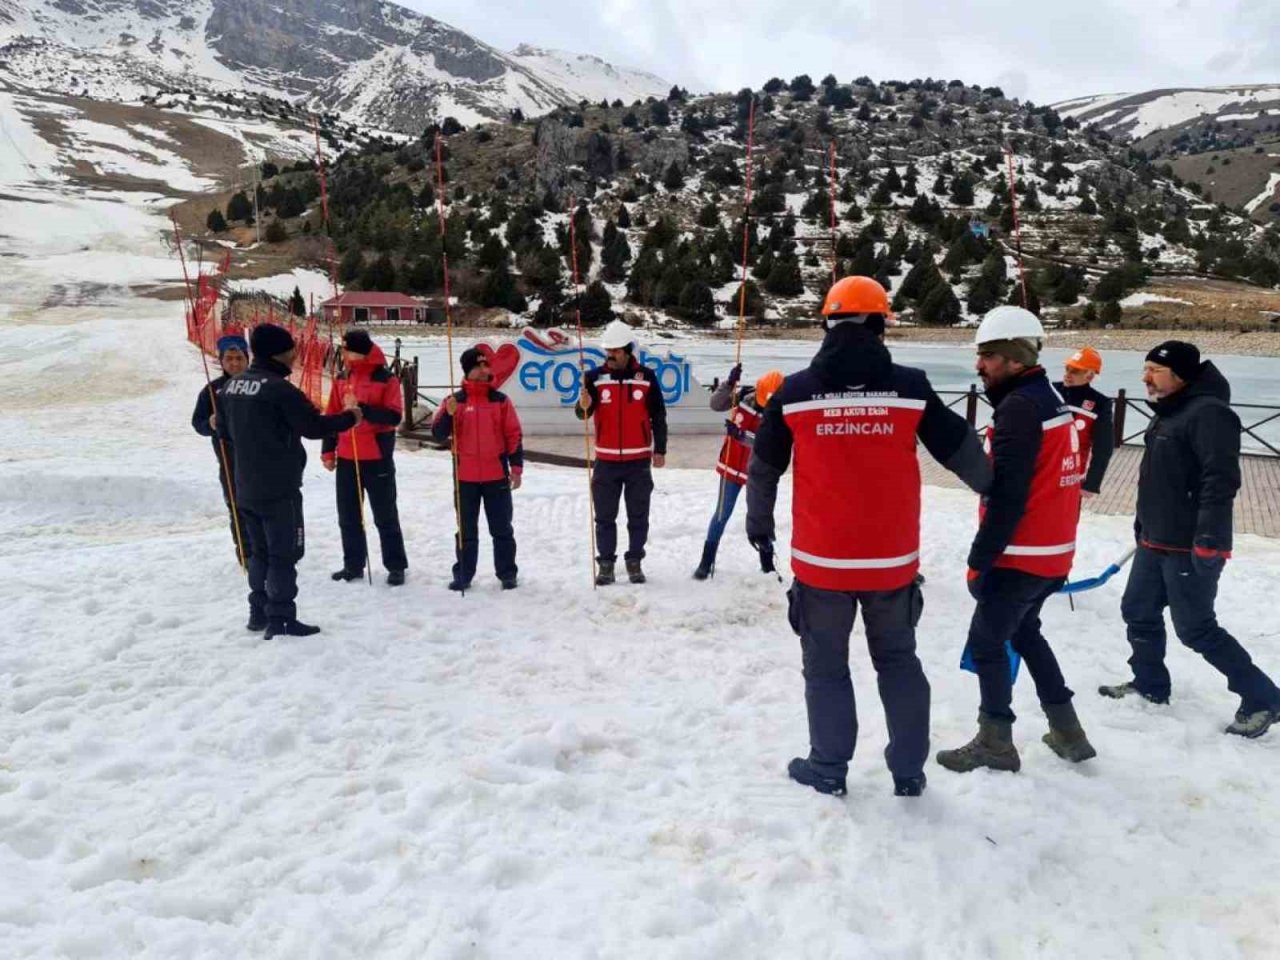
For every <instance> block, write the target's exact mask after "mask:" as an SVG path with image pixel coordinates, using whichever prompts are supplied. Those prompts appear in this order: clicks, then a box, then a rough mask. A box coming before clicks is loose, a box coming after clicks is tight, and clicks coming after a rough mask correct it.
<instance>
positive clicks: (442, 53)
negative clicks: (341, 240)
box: [0, 0, 669, 135]
mask: <svg viewBox="0 0 1280 960" xmlns="http://www.w3.org/2000/svg"><path fill="white" fill-rule="evenodd" d="M280 64H288V67H287V68H286V67H282V66H280ZM6 75H7V76H9V77H11V78H12V79H13V80H14V81H15V82H18V83H23V84H33V85H34V86H35V87H36V88H37V89H39V90H41V91H44V92H61V93H70V94H77V95H79V94H85V95H89V96H93V97H95V98H98V99H106V100H118V101H124V102H133V101H136V100H138V99H139V98H140V97H141V96H143V95H144V94H154V93H156V92H157V91H164V90H172V89H182V88H187V89H190V88H194V89H196V90H197V91H198V92H201V93H205V94H218V93H223V92H226V91H239V92H243V93H249V94H266V95H269V96H271V97H275V98H281V99H288V100H292V101H294V102H295V103H298V104H299V105H303V106H306V107H307V108H309V109H313V110H318V111H328V110H335V109H337V110H342V111H344V112H345V113H346V114H347V116H348V118H349V119H351V120H353V121H355V122H358V123H362V124H365V125H371V126H379V127H386V128H390V129H393V130H395V131H397V132H399V133H408V134H415V135H416V134H417V133H420V132H421V129H422V127H423V126H425V125H426V124H427V123H428V122H430V121H431V120H433V119H436V120H438V119H442V118H444V117H445V116H455V117H456V118H457V119H459V120H462V121H463V122H465V123H468V124H474V123H479V122H482V121H484V120H492V119H501V118H504V117H506V116H507V115H508V114H509V113H510V112H511V110H513V109H516V108H519V109H520V110H522V111H523V112H524V113H525V114H526V115H531V116H532V115H538V114H542V113H546V112H547V111H549V110H551V109H554V108H555V107H557V106H560V105H564V104H571V103H576V102H577V101H578V100H580V99H582V98H583V97H588V98H590V99H595V100H598V99H602V98H608V99H616V98H623V99H625V100H626V101H627V102H631V101H632V100H635V99H641V98H643V97H646V96H650V95H654V96H658V95H661V94H663V93H665V92H666V90H667V89H668V88H669V84H666V83H665V82H664V81H662V80H661V79H659V78H657V77H654V76H653V75H652V74H646V73H643V72H641V71H636V70H623V69H619V68H616V67H613V66H611V65H610V64H608V63H605V62H604V61H603V60H600V59H599V58H596V57H586V56H579V55H576V54H571V53H565V52H562V51H543V50H536V49H534V48H530V47H521V48H519V50H517V51H516V52H515V53H513V54H510V55H508V54H505V53H502V52H501V51H498V50H496V49H493V48H491V47H489V46H487V45H485V44H483V43H481V42H479V41H477V40H475V39H473V38H472V37H470V36H468V35H467V34H464V33H462V32H461V31H458V30H455V29H454V28H452V27H450V26H448V25H447V24H444V23H441V22H440V21H437V20H433V19H432V18H430V17H426V16H423V15H421V14H417V13H414V12H412V11H409V10H406V9H405V8H403V7H399V6H397V5H395V4H393V3H385V2H381V0H356V2H354V3H352V4H345V5H342V6H333V5H329V4H326V3H323V2H321V0H309V2H308V0H304V2H302V3H298V4H293V5H290V6H288V7H287V8H286V7H281V6H277V5H274V4H271V3H269V2H268V0H194V2H193V3H190V4H186V3H178V2H176V0H163V2H152V0H74V2H63V0H35V2H33V3H30V4H19V5H16V6H14V7H12V8H11V7H8V6H4V7H0V76H6Z"/></svg>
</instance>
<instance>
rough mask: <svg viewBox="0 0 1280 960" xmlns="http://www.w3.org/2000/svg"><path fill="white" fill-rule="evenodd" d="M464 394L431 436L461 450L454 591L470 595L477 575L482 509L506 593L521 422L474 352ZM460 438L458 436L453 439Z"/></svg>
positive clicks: (450, 402)
mask: <svg viewBox="0 0 1280 960" xmlns="http://www.w3.org/2000/svg"><path fill="white" fill-rule="evenodd" d="M459 361H460V363H461V364H462V376H463V381H462V389H461V390H458V391H456V392H455V393H454V394H452V395H451V396H450V397H448V398H447V399H446V400H445V402H444V403H443V404H441V405H440V409H439V410H437V411H436V415H435V419H434V420H432V422H431V433H432V436H434V437H435V438H436V439H437V440H438V441H440V442H441V443H446V442H449V441H450V439H451V438H453V443H454V448H455V449H456V450H457V469H458V504H459V508H460V514H461V517H460V519H461V525H462V536H461V542H460V543H459V544H458V547H457V561H456V562H455V563H454V565H453V580H452V582H450V584H449V589H450V590H459V591H463V590H467V589H469V588H470V586H471V580H472V578H473V577H474V576H475V575H476V562H477V558H478V555H479V550H480V533H479V530H480V506H481V504H483V505H484V515H485V519H486V520H487V521H488V523H489V535H490V536H491V537H493V566H494V570H495V572H496V573H497V575H498V580H499V581H500V582H501V583H502V589H503V590H514V589H515V588H516V586H517V574H518V573H519V568H518V567H517V566H516V537H515V531H514V530H513V528H512V524H511V519H512V515H513V513H514V507H513V505H512V500H511V491H512V490H519V489H520V484H521V481H522V478H523V474H524V443H523V440H522V431H521V429H520V417H519V415H518V414H517V413H516V408H515V405H514V404H513V403H512V402H511V400H510V398H509V397H507V395H506V394H504V393H500V392H499V391H498V390H497V389H495V388H494V387H493V385H492V381H493V372H492V371H491V370H490V368H489V361H488V359H487V358H486V357H485V355H484V354H483V353H482V352H481V351H480V350H478V349H477V348H475V347H472V348H471V349H470V350H465V351H463V354H462V356H461V357H460V358H459ZM455 433H456V437H455Z"/></svg>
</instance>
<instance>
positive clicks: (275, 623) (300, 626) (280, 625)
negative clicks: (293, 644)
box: [267, 619, 320, 640]
mask: <svg viewBox="0 0 1280 960" xmlns="http://www.w3.org/2000/svg"><path fill="white" fill-rule="evenodd" d="M319 632H320V628H319V627H313V626H311V624H309V623H303V622H302V621H301V620H293V619H287V620H275V619H273V620H271V621H270V622H269V623H268V624H267V639H268V640H270V639H271V638H272V637H309V636H311V635H313V634H316V633H319Z"/></svg>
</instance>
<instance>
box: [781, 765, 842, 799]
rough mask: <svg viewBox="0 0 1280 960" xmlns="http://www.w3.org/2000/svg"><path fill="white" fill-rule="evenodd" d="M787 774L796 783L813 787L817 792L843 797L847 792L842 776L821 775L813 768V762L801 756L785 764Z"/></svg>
mask: <svg viewBox="0 0 1280 960" xmlns="http://www.w3.org/2000/svg"><path fill="white" fill-rule="evenodd" d="M787 776H789V777H790V778H791V779H792V780H794V781H795V782H796V783H802V784H804V785H805V786H806V787H813V789H815V790H817V791H818V792H819V793H825V794H828V795H829V796H832V797H843V796H844V795H845V794H846V793H848V790H847V789H846V787H845V779H844V777H827V776H823V775H822V774H821V773H819V772H818V771H817V770H815V769H813V764H811V763H810V762H809V761H808V760H806V759H804V758H803V757H796V758H795V759H794V760H792V761H791V762H790V763H789V764H787Z"/></svg>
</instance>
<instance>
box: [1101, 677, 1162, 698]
mask: <svg viewBox="0 0 1280 960" xmlns="http://www.w3.org/2000/svg"><path fill="white" fill-rule="evenodd" d="M1098 693H1100V694H1102V695H1103V696H1104V697H1110V698H1111V699H1112V700H1123V699H1124V698H1125V697H1128V696H1131V695H1136V696H1139V697H1142V699H1143V700H1148V701H1150V702H1151V703H1168V702H1169V698H1168V696H1164V697H1157V696H1156V695H1155V694H1154V693H1143V692H1142V691H1141V690H1139V689H1138V688H1137V686H1135V685H1134V682H1133V681H1132V680H1126V681H1125V682H1124V683H1113V684H1110V685H1107V684H1104V685H1102V686H1101V687H1099V688H1098Z"/></svg>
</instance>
